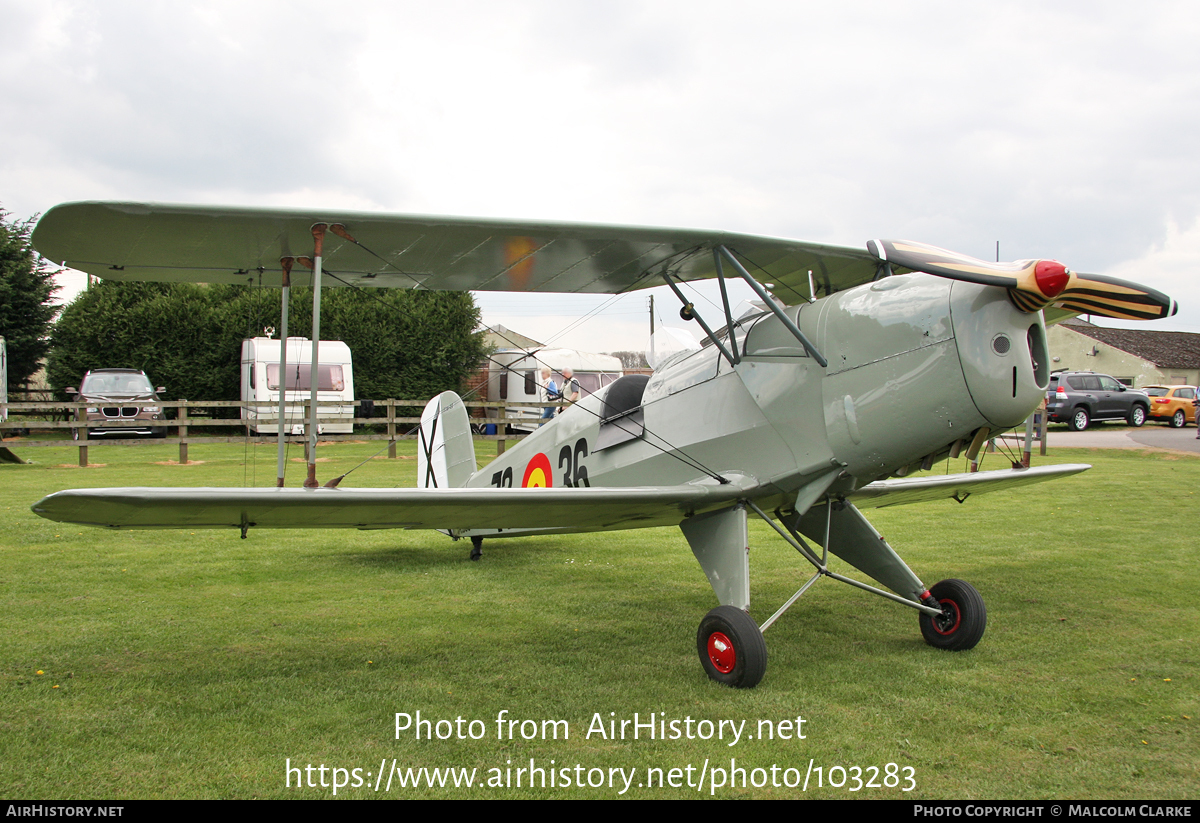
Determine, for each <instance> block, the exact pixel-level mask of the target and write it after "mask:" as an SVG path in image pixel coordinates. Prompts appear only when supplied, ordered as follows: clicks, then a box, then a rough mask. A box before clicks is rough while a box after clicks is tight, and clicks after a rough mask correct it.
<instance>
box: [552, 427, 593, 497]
mask: <svg viewBox="0 0 1200 823" xmlns="http://www.w3.org/2000/svg"><path fill="white" fill-rule="evenodd" d="M587 456H588V447H587V440H585V439H584V438H582V437H581V438H579V439H578V440H576V441H575V446H574V448H572V447H571V444H570V443H568V444H567V445H565V446H563V447H562V449H561V450H560V451H559V452H558V468H559V472H560V474H561V475H562V484H563V485H564V486H571V487H580V488H582V487H584V486H588V487H590V486H591V485H592V484H591V483H589V482H588V476H587V467H586V466H584V465H583V458H585V457H587Z"/></svg>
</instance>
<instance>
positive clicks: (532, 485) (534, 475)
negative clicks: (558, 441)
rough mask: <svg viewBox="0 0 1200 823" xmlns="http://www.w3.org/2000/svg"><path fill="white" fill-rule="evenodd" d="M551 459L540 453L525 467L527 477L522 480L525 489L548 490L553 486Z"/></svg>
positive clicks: (522, 486)
mask: <svg viewBox="0 0 1200 823" xmlns="http://www.w3.org/2000/svg"><path fill="white" fill-rule="evenodd" d="M551 477H552V475H551V474H550V458H549V457H547V456H546V455H544V454H542V453H541V452H538V453H537V454H535V455H534V456H533V458H532V459H531V460H530V461H529V462H528V463H527V464H526V465H525V476H524V477H523V478H521V488H523V489H548V488H550V486H551Z"/></svg>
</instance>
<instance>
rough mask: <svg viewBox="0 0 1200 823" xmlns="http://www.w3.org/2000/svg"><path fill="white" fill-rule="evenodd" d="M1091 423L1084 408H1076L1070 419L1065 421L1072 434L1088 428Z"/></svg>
mask: <svg viewBox="0 0 1200 823" xmlns="http://www.w3.org/2000/svg"><path fill="white" fill-rule="evenodd" d="M1090 422H1091V417H1090V416H1089V415H1088V411H1087V409H1085V408H1078V409H1076V410H1075V411H1073V412H1072V413H1071V419H1070V420H1068V421H1067V427H1068V428H1070V430H1071V431H1073V432H1081V431H1083V430H1084V429H1086V428H1087V427H1088V423H1090Z"/></svg>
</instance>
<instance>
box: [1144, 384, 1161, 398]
mask: <svg viewBox="0 0 1200 823" xmlns="http://www.w3.org/2000/svg"><path fill="white" fill-rule="evenodd" d="M1142 391H1144V392H1145V393H1146V394H1148V395H1150V396H1151V397H1162V396H1164V395H1165V394H1166V393H1167V390H1166V389H1164V388H1163V387H1162V386H1147V387H1146V388H1144V389H1142Z"/></svg>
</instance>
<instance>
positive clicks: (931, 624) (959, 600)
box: [921, 580, 987, 652]
mask: <svg viewBox="0 0 1200 823" xmlns="http://www.w3.org/2000/svg"><path fill="white" fill-rule="evenodd" d="M929 593H930V594H932V595H933V599H934V600H936V601H937V602H938V603H940V604H941V606H942V614H941V615H940V616H939V617H933V616H932V615H928V614H926V613H925V612H921V635H922V636H923V637H924V638H925V642H926V643H928V644H929V645H930V646H936V647H937V648H939V649H946V650H948V651H952V652H960V651H966V650H967V649H973V648H975V644H976V643H978V642H979V640H980V639H981V638H982V637H983V631H984V629H986V628H987V609H986V608H984V605H983V598H982V597H981V596H980V595H979V592H978V591H976V590H975V587H974V586H972V585H971V584H970V583H968V582H966V581H965V580H943V581H942V582H941V583H937V584H936V585H934V586H933V588H931V589H930V590H929Z"/></svg>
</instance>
